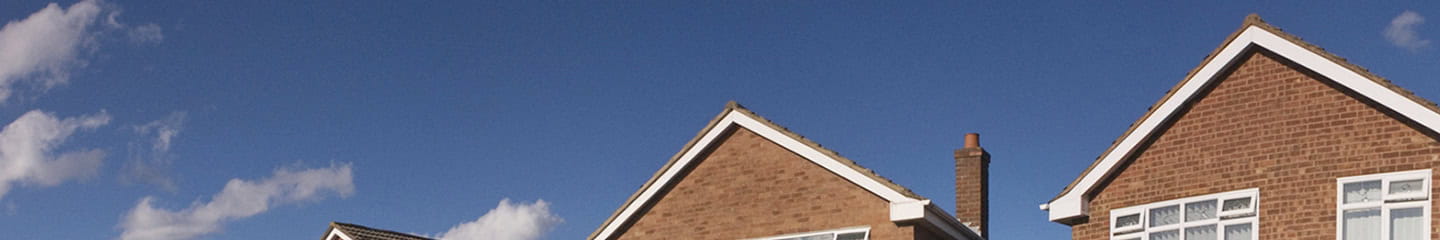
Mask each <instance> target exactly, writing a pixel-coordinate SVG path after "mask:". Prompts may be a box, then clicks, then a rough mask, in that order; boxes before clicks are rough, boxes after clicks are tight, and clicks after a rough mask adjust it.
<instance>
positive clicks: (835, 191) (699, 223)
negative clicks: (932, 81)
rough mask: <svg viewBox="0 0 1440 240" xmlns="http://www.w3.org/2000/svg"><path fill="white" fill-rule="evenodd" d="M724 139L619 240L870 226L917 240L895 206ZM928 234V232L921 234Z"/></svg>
mask: <svg viewBox="0 0 1440 240" xmlns="http://www.w3.org/2000/svg"><path fill="white" fill-rule="evenodd" d="M729 134H730V136H728V137H726V138H725V139H722V140H720V141H722V142H721V143H719V144H718V145H717V146H716V147H715V148H714V149H713V150H712V151H711V152H710V153H709V154H708V155H707V156H704V157H703V158H702V159H701V160H700V161H699V162H698V163H695V164H697V165H696V166H694V167H693V168H692V169H691V170H690V171H689V173H687V174H686V175H684V176H683V177H682V178H681V179H679V181H678V182H677V183H675V184H674V185H673V187H672V188H670V189H669V190H668V192H666V193H665V194H664V195H663V196H661V197H659V200H656V202H655V203H653V204H652V205H651V207H650V208H649V209H647V210H646V211H644V212H641V215H640V216H639V217H638V218H637V219H636V220H635V222H634V223H633V224H631V225H630V226H629V227H628V228H626V229H625V230H624V231H623V232H621V233H620V234H619V235H620V237H619V238H618V239H743V238H755V237H764V236H773V235H781V234H790V233H801V232H811V231H819V230H828V229H836V228H845V227H855V226H870V227H871V230H870V231H871V232H870V235H871V237H870V239H913V238H915V236H916V234H917V233H915V231H914V227H913V226H899V225H896V224H895V223H893V222H891V221H890V220H889V214H890V210H889V203H888V202H886V201H885V200H884V199H881V198H880V197H878V196H875V195H874V194H872V193H870V192H868V191H866V190H864V189H862V188H860V187H859V186H857V185H855V184H853V183H850V182H849V181H847V180H845V179H843V178H841V177H839V176H836V175H834V174H833V173H831V172H829V171H828V170H825V169H824V168H823V167H820V166H819V165H815V164H814V163H811V162H810V161H809V160H806V159H804V158H801V157H800V156H798V155H795V154H794V153H792V152H790V151H788V150H786V149H784V148H783V147H781V146H779V145H777V144H775V143H774V142H771V141H769V140H766V139H765V138H763V137H761V136H759V135H756V134H755V133H753V132H751V131H749V130H746V129H744V128H739V129H736V130H734V131H733V132H732V133H729ZM920 231H921V232H922V233H921V234H924V233H923V232H924V230H920Z"/></svg>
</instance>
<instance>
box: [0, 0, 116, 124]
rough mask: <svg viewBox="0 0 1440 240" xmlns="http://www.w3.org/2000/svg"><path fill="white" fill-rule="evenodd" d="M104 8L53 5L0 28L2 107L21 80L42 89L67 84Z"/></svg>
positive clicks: (82, 4) (83, 3) (87, 3)
mask: <svg viewBox="0 0 1440 240" xmlns="http://www.w3.org/2000/svg"><path fill="white" fill-rule="evenodd" d="M101 10H102V9H101V5H100V4H98V3H96V2H95V1H81V2H78V3H75V4H72V5H70V7H69V8H61V7H60V6H59V5H57V4H54V3H51V4H50V5H48V6H45V8H44V9H40V11H37V12H35V13H32V14H30V16H29V17H26V18H25V19H22V20H19V21H10V22H8V23H5V27H4V28H0V103H3V102H5V101H6V100H7V99H9V98H10V96H11V94H12V88H13V87H14V85H15V84H16V83H17V82H21V80H27V79H28V80H31V81H33V82H35V83H37V84H39V86H38V88H40V89H49V88H51V87H54V86H56V85H60V84H64V83H65V82H66V81H68V79H69V74H68V73H67V70H68V69H69V68H71V67H72V66H75V65H76V64H77V62H78V61H77V59H76V54H77V53H78V52H79V49H80V48H81V47H82V46H84V45H86V44H87V42H90V39H91V38H90V36H91V34H90V30H89V29H90V28H91V26H93V25H95V22H96V21H95V20H96V16H97V15H99V14H100V12H101Z"/></svg>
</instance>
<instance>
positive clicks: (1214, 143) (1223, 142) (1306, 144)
mask: <svg viewBox="0 0 1440 240" xmlns="http://www.w3.org/2000/svg"><path fill="white" fill-rule="evenodd" d="M1238 62H1239V64H1237V66H1235V67H1234V70H1233V72H1231V73H1229V74H1228V75H1224V76H1223V77H1222V78H1223V79H1219V83H1216V85H1215V86H1213V88H1212V89H1211V90H1210V91H1209V92H1208V93H1205V95H1204V96H1203V97H1201V98H1199V99H1198V100H1195V101H1194V102H1192V103H1191V105H1190V108H1189V109H1188V110H1185V112H1183V113H1182V114H1183V115H1182V116H1178V118H1177V119H1176V120H1174V122H1172V125H1170V126H1169V127H1168V128H1165V129H1164V130H1162V132H1161V133H1158V134H1159V135H1158V136H1157V137H1154V138H1153V141H1152V142H1151V143H1150V144H1149V145H1146V146H1145V147H1143V148H1140V149H1138V150H1137V153H1136V154H1135V156H1134V157H1133V160H1132V161H1131V162H1130V163H1129V165H1128V166H1125V167H1124V168H1123V170H1121V171H1120V172H1119V173H1118V174H1117V175H1115V177H1114V178H1113V179H1112V180H1111V181H1110V182H1108V183H1106V184H1105V185H1103V186H1101V187H1100V188H1099V189H1097V191H1098V193H1096V195H1095V197H1094V198H1093V199H1092V200H1091V202H1090V209H1089V217H1088V221H1086V222H1084V223H1081V224H1076V225H1074V226H1072V237H1073V239H1095V240H1099V239H1108V238H1109V222H1108V220H1109V217H1110V216H1109V212H1110V210H1111V209H1116V208H1123V207H1129V206H1135V205H1139V204H1144V203H1150V202H1157V201H1163V200H1170V199H1177V198H1183V197H1188V196H1196V195H1203V194H1210V193H1218V192H1224V191H1229V190H1238V189H1246V188H1259V189H1260V205H1259V207H1260V208H1259V211H1260V213H1259V221H1260V224H1259V225H1260V229H1259V231H1258V233H1259V238H1260V239H1334V238H1335V221H1336V220H1335V195H1336V193H1335V184H1336V183H1335V179H1336V178H1339V177H1346V176H1355V175H1365V174H1374V173H1384V172H1394V171H1402V170H1412V169H1424V168H1434V167H1436V166H1440V142H1437V141H1436V139H1435V138H1434V137H1432V136H1430V135H1427V133H1425V132H1421V131H1420V130H1417V129H1416V128H1413V127H1411V126H1410V125H1408V124H1407V123H1406V122H1403V121H1401V120H1397V119H1395V118H1394V117H1393V116H1394V115H1393V114H1387V113H1386V112H1383V111H1382V110H1380V109H1377V108H1376V107H1375V106H1374V105H1372V104H1369V103H1367V102H1366V101H1362V100H1358V99H1356V98H1354V97H1353V96H1354V95H1353V94H1347V93H1346V92H1344V91H1341V90H1339V89H1336V88H1334V87H1332V85H1330V84H1327V82H1326V81H1328V80H1322V79H1317V77H1316V76H1314V75H1311V74H1306V72H1304V71H1300V70H1297V69H1300V68H1298V67H1297V66H1296V65H1294V64H1293V63H1290V62H1289V61H1287V60H1284V59H1281V58H1279V57H1277V56H1275V55H1273V54H1268V53H1265V52H1263V51H1260V52H1254V53H1248V57H1247V58H1245V59H1243V60H1240V61H1238ZM1437 173H1440V172H1437ZM1432 178H1433V176H1432ZM1432 187H1433V186H1432ZM1431 194H1432V195H1434V194H1440V189H1432V190H1431ZM1431 199H1437V198H1436V196H1432V197H1431ZM1435 209H1440V208H1435ZM1432 211H1433V209H1432ZM1431 216H1432V217H1434V216H1440V214H1436V213H1432V215H1431ZM1432 222H1440V221H1435V220H1433V219H1432ZM1437 231H1440V229H1436V228H1435V227H1434V226H1431V232H1432V235H1433V236H1432V237H1431V238H1432V239H1440V234H1436V233H1437Z"/></svg>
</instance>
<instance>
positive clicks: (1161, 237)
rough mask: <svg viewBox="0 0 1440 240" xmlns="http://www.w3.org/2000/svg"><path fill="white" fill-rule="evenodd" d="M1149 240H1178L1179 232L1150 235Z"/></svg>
mask: <svg viewBox="0 0 1440 240" xmlns="http://www.w3.org/2000/svg"><path fill="white" fill-rule="evenodd" d="M1150 240H1180V230H1170V231H1164V232H1157V233H1150Z"/></svg>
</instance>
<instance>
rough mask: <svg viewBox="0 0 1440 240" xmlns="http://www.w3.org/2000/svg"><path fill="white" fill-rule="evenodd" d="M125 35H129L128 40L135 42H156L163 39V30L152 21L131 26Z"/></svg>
mask: <svg viewBox="0 0 1440 240" xmlns="http://www.w3.org/2000/svg"><path fill="white" fill-rule="evenodd" d="M126 35H128V36H129V37H130V41H132V42H136V43H158V42H160V41H162V40H165V33H164V30H162V29H161V28H160V25H155V24H154V23H150V24H145V25H140V26H136V27H135V28H131V29H130V31H129V32H127V34H126Z"/></svg>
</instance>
